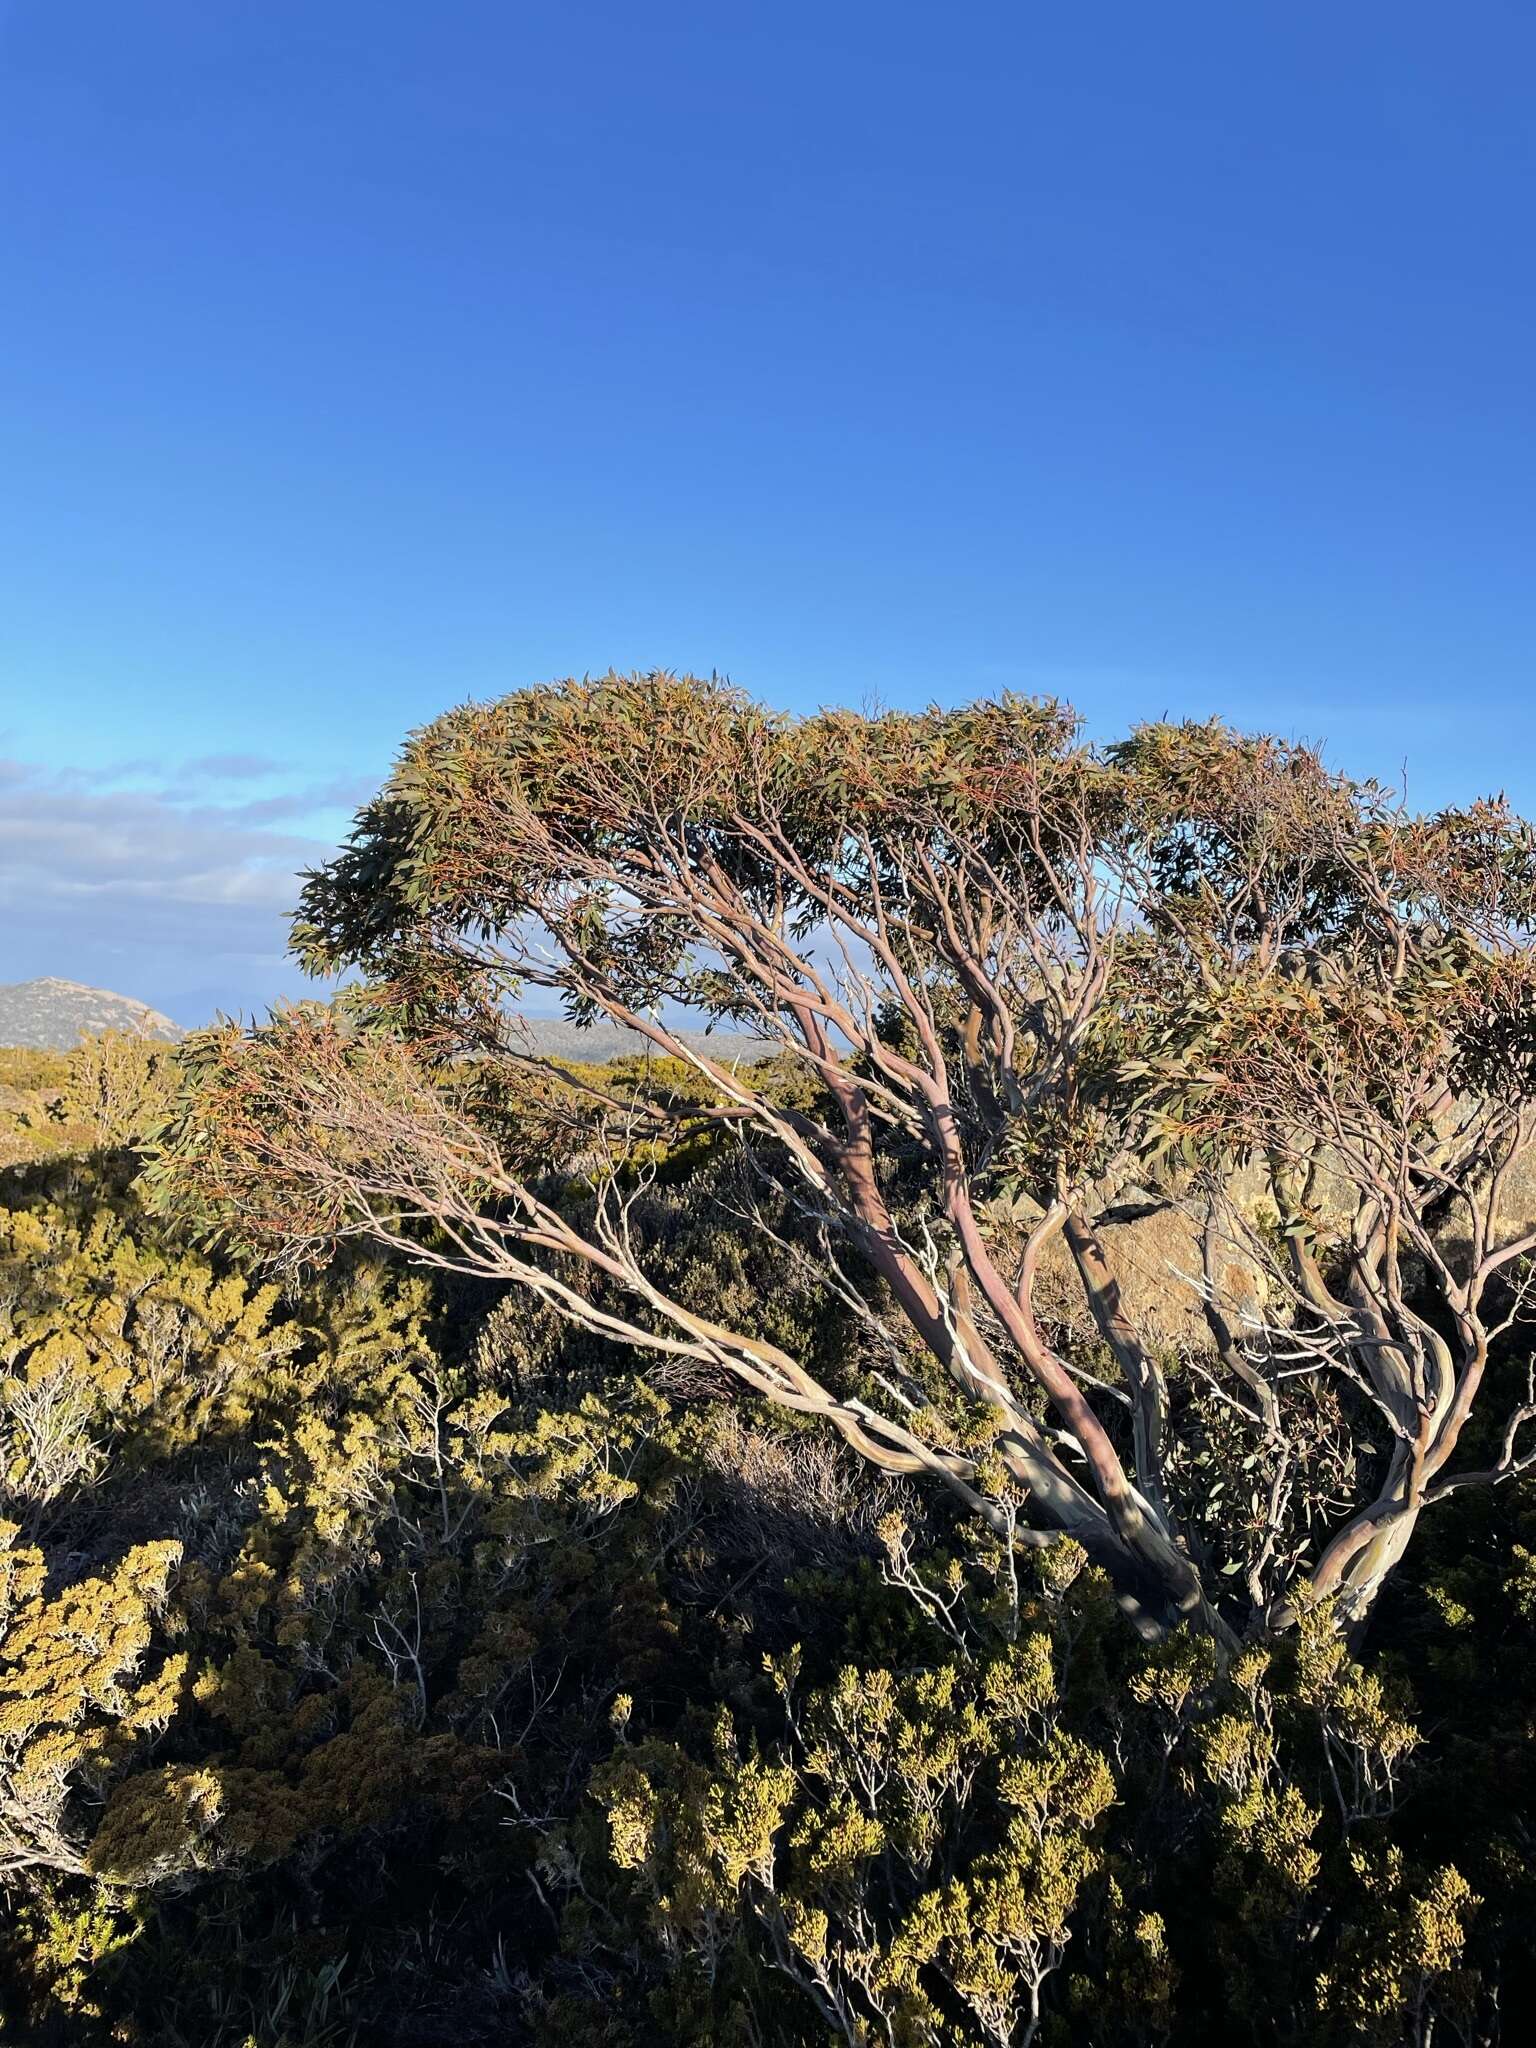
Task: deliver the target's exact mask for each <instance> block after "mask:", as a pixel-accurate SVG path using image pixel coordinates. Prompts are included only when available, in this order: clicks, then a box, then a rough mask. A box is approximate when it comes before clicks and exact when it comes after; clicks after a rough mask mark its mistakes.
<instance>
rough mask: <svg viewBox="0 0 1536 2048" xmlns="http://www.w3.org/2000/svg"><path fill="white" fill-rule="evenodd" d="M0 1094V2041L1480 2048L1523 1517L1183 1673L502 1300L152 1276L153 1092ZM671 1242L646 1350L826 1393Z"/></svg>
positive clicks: (1528, 1589)
mask: <svg viewBox="0 0 1536 2048" xmlns="http://www.w3.org/2000/svg"><path fill="white" fill-rule="evenodd" d="M3 1057H4V1059H5V1060H6V1061H8V1062H9V1064H8V1065H7V1066H5V1068H4V1071H3V1073H0V1081H3V1083H4V1088H5V1091H6V1092H5V1093H4V1095H3V1096H0V1125H3V1126H4V1130H3V1133H0V1136H3V1142H4V1144H5V1146H6V1148H7V1149H6V1152H5V1154H4V1156H5V1158H6V1159H7V1160H8V1161H9V1162H11V1163H9V1164H8V1165H7V1166H6V1168H5V1170H4V1173H3V1176H0V1887H3V1892H4V1902H5V1912H4V1916H3V1920H0V2013H3V2025H0V2040H11V2039H15V2040H18V2041H27V2042H34V2043H38V2044H44V2048H46V2044H53V2043H71V2044H74V2043H79V2044H82V2048H90V2044H93V2043H107V2042H123V2043H139V2044H151V2043H166V2044H170V2048H181V2044H185V2048H215V2044H226V2043H228V2044H244V2043H256V2044H259V2048H279V2044H290V2048H322V2044H340V2043H345V2042H350V2041H355V2042H358V2043H370V2042H378V2043H390V2044H400V2048H406V2044H413V2048H426V2044H431V2043H449V2042H452V2043H458V2044H466V2048H467V2044H473V2043H480V2042H485V2043H492V2042H497V2043H500V2042H528V2043H539V2044H543V2043H556V2042H581V2043H594V2044H603V2048H644V2044H647V2043H677V2044H684V2043H688V2044H699V2048H703V2044H705V2043H716V2042H718V2043H726V2044H741V2048H757V2044H763V2048H767V2044H798V2043H822V2042H839V2041H842V2042H871V2043H873V2042H884V2041H890V2042H896V2043H911V2044H919V2043H954V2044H959V2043H996V2044H1005V2043H1006V2044H1017V2043H1023V2042H1027V2041H1030V2040H1032V2039H1038V2040H1040V2041H1042V2042H1055V2043H1098V2044H1105V2048H1110V2044H1127V2048H1129V2044H1143V2043H1146V2044H1150V2043H1156V2042H1165V2041H1167V2042H1178V2043H1186V2042H1187V2043H1204V2042H1213V2043H1214V2042H1223V2043H1225V2042H1232V2041H1253V2042H1260V2043H1294V2044H1300V2043H1318V2044H1325V2043H1340V2044H1344V2043H1355V2042H1366V2043H1380V2044H1384V2048H1390V2044H1398V2043H1420V2044H1423V2043H1428V2042H1430V2041H1431V2040H1434V2041H1439V2042H1448V2041H1466V2042H1492V2041H1496V2040H1503V2041H1507V2042H1513V2041H1517V2040H1519V2039H1521V2038H1523V2024H1524V2023H1523V2022H1522V2021H1521V2019H1520V2018H1519V2016H1520V2015H1522V2014H1524V2013H1528V2012H1529V2011H1531V2010H1536V1984H1533V1983H1532V1981H1531V1972H1530V1964H1529V1961H1528V1958H1527V1936H1528V1929H1529V1926H1530V1921H1531V1914H1532V1910H1533V1907H1536V1896H1533V1886H1532V1878H1531V1848H1532V1843H1531V1829H1532V1826H1533V1823H1536V1771H1533V1750H1532V1745H1531V1739H1530V1738H1531V1727H1530V1721H1531V1715H1532V1711H1533V1703H1536V1658H1533V1655H1532V1648H1531V1644H1532V1631H1531V1622H1532V1618H1533V1612H1536V1495H1533V1493H1532V1490H1531V1488H1530V1487H1529V1486H1528V1485H1524V1484H1522V1485H1516V1486H1510V1487H1508V1488H1506V1489H1503V1490H1500V1491H1498V1492H1484V1493H1470V1494H1468V1495H1466V1496H1465V1497H1458V1498H1457V1499H1455V1500H1453V1501H1451V1502H1449V1503H1448V1504H1447V1505H1446V1506H1445V1508H1444V1509H1443V1510H1442V1511H1441V1512H1440V1513H1439V1514H1438V1515H1437V1516H1436V1518H1435V1519H1434V1522H1433V1526H1432V1527H1431V1528H1429V1529H1428V1530H1427V1531H1426V1533H1425V1535H1424V1537H1423V1539H1422V1541H1421V1542H1420V1544H1419V1545H1418V1546H1417V1547H1416V1548H1415V1550H1414V1552H1413V1553H1412V1555H1411V1556H1410V1559H1409V1561H1408V1562H1407V1564H1406V1565H1405V1566H1404V1567H1403V1568H1402V1570H1401V1571H1400V1572H1399V1574H1398V1575H1397V1577H1396V1578H1395V1579H1394V1581H1393V1583H1392V1586H1391V1589H1390V1591H1389V1593H1388V1595H1387V1597H1386V1599H1385V1600H1384V1602H1383V1606H1382V1610H1381V1612H1380V1613H1379V1615H1378V1617H1377V1619H1376V1621H1375V1623H1374V1626H1373V1629H1372V1632H1371V1634H1370V1637H1369V1639H1368V1641H1367V1643H1366V1645H1365V1647H1364V1649H1363V1652H1362V1659H1363V1661H1361V1662H1358V1663H1357V1662H1355V1661H1353V1660H1352V1659H1351V1658H1350V1657H1349V1656H1348V1655H1347V1654H1346V1652H1345V1650H1344V1648H1343V1646H1342V1644H1341V1643H1340V1641H1339V1639H1338V1637H1337V1636H1336V1634H1335V1633H1334V1632H1333V1631H1331V1630H1330V1629H1329V1628H1328V1627H1327V1626H1326V1616H1314V1617H1312V1619H1311V1620H1310V1621H1309V1622H1304V1623H1303V1625H1302V1626H1301V1628H1300V1629H1299V1630H1297V1631H1296V1632H1295V1633H1294V1634H1293V1636H1292V1637H1291V1638H1290V1639H1289V1640H1287V1641H1286V1642H1285V1643H1284V1644H1283V1645H1281V1646H1279V1647H1275V1646H1273V1645H1269V1646H1266V1647H1264V1648H1255V1649H1251V1650H1248V1651H1245V1652H1243V1653H1241V1654H1239V1655H1238V1656H1237V1657H1235V1658H1234V1659H1232V1660H1231V1661H1230V1663H1229V1664H1228V1666H1227V1668H1225V1669H1222V1668H1219V1665H1218V1660H1217V1653H1216V1651H1215V1650H1214V1648H1213V1646H1212V1645H1211V1643H1210V1642H1209V1640H1208V1639H1205V1638H1197V1637H1194V1636H1191V1635H1188V1634H1179V1635H1175V1636H1174V1637H1172V1638H1170V1639H1168V1640H1166V1641H1164V1642H1163V1643H1161V1644H1159V1645H1157V1646H1155V1647H1152V1648H1148V1647H1146V1646H1144V1645H1141V1644H1140V1643H1138V1641H1137V1640H1136V1638H1135V1637H1134V1636H1133V1634H1132V1633H1131V1631H1130V1630H1129V1629H1128V1628H1127V1627H1126V1626H1125V1624H1124V1622H1123V1619H1122V1617H1121V1616H1120V1614H1119V1613H1118V1612H1117V1609H1116V1605H1115V1601H1114V1598H1113V1596H1112V1593H1111V1591H1110V1589H1109V1587H1108V1585H1107V1583H1106V1582H1105V1581H1104V1580H1103V1578H1102V1577H1101V1576H1100V1575H1099V1574H1098V1573H1097V1572H1095V1571H1093V1570H1091V1569H1089V1568H1088V1567H1087V1565H1086V1563H1085V1560H1084V1559H1083V1557H1082V1555H1081V1553H1080V1552H1078V1551H1077V1550H1076V1549H1075V1547H1074V1546H1072V1545H1059V1546H1057V1547H1055V1548H1053V1549H1049V1550H1045V1551H1040V1552H1035V1553H1030V1554H1028V1555H1027V1556H1026V1557H1025V1558H1024V1559H1023V1560H1020V1561H1017V1562H1016V1563H1015V1564H1014V1565H1013V1566H1012V1567H1011V1568H1010V1567H1008V1566H1007V1565H1006V1564H1005V1562H1003V1561H1002V1560H1001V1559H1000V1556H999V1554H998V1552H997V1550H996V1546H992V1547H991V1548H988V1547H986V1546H983V1545H981V1544H978V1542H977V1541H976V1539H975V1535H974V1532H973V1531H972V1530H971V1529H969V1528H968V1527H967V1525H966V1524H965V1523H964V1521H963V1520H962V1519H961V1518H960V1515H959V1512H958V1510H955V1509H951V1508H950V1507H948V1506H946V1505H945V1503H944V1501H943V1500H942V1499H941V1498H937V1497H935V1496H934V1495H933V1494H932V1493H925V1494H923V1495H921V1496H920V1495H919V1494H918V1493H917V1492H915V1491H914V1490H913V1489H911V1488H910V1487H909V1486H907V1485H906V1484H905V1483H903V1482H901V1481H895V1480H889V1479H884V1478H882V1477H881V1476H880V1475H878V1474H877V1473H875V1472H873V1471H871V1470H870V1469H869V1468H868V1467H867V1466H866V1465H864V1464H863V1463H862V1462H861V1461H859V1460H858V1459H857V1458H855V1457H854V1455H853V1454H852V1453H851V1452H849V1451H847V1450H846V1449H843V1448H840V1447H835V1446H834V1445H833V1444H832V1443H829V1441H828V1440H827V1439H826V1437H825V1436H824V1435H822V1434H820V1433H818V1432H816V1431H815V1430H813V1429H811V1428H808V1427H807V1428H801V1427H798V1426H797V1425H796V1424H795V1422H794V1421H793V1419H792V1418H786V1417H785V1416H783V1415H782V1414H779V1415H775V1416H767V1415H754V1414H753V1413H752V1412H751V1411H745V1412H744V1411H742V1410H740V1409H738V1408H732V1407H728V1406H724V1405H721V1404H718V1403H716V1402H714V1401H712V1400H711V1399H710V1398H709V1396H710V1391H711V1390H710V1388H709V1387H708V1385H707V1384H701V1383H688V1382H686V1381H683V1380H680V1379H673V1380H671V1381H668V1380H667V1378H666V1376H665V1374H663V1375H661V1376H660V1377H659V1379H658V1377H657V1376H655V1375H652V1377H651V1378H650V1379H647V1378H645V1377H642V1376H641V1375H639V1374H638V1373H637V1371H636V1369H635V1364H634V1361H633V1359H632V1358H631V1357H630V1356H629V1355H628V1354H626V1353H625V1352H623V1351H622V1350H620V1349H618V1348H617V1347H613V1346H607V1345H604V1344H603V1343H601V1342H600V1341H599V1340H598V1339H596V1338H594V1337H591V1336H587V1335H584V1334H581V1333H579V1332H575V1331H571V1330H567V1329H565V1328H563V1327H561V1326H559V1325H557V1324H555V1323H554V1322H553V1321H552V1320H551V1319H550V1318H549V1317H548V1316H547V1315H545V1314H544V1313H542V1312H541V1311H539V1310H537V1309H536V1308H535V1307H532V1306H530V1305H529V1304H528V1303H527V1302H526V1301H524V1300H521V1299H519V1298H517V1297H515V1296H512V1295H503V1294H500V1293H498V1292H497V1291H496V1290H494V1289H492V1288H490V1287H488V1286H480V1285H478V1284H471V1283H469V1282H466V1281H455V1280H452V1279H438V1280H429V1279H427V1278H424V1277H422V1276H421V1275H420V1274H417V1273H413V1272H410V1271H406V1270H403V1269H401V1268H399V1267H397V1266H395V1265H392V1264H390V1263H388V1262H385V1261H382V1260H380V1259H377V1258H374V1257H372V1256H362V1255H354V1256H353V1257H351V1258H350V1259H348V1260H344V1261H343V1262H341V1263H340V1264H338V1265H336V1266H334V1267H333V1268H332V1269H331V1270H330V1271H328V1272H327V1273H326V1274H324V1275H323V1276H321V1277H320V1278H318V1279H316V1280H314V1281H312V1282H309V1283H306V1284H305V1285H303V1286H302V1287H296V1286H288V1287H285V1288H279V1287H278V1286H277V1285H275V1284H272V1283H271V1282H270V1281H268V1280H265V1279H263V1278H262V1277H261V1276H260V1275H259V1274H257V1273H254V1272H251V1271H245V1270H242V1269H240V1268H239V1267H238V1266H235V1265H232V1264H230V1263H228V1262H227V1261H224V1260H221V1259H219V1258H218V1257H215V1256H212V1255H210V1254H209V1253H208V1252H206V1251H204V1250H200V1249H198V1248H197V1247H196V1246H194V1245H193V1244H192V1243H191V1242H190V1241H189V1240H188V1239H187V1238H185V1237H184V1236H183V1235H181V1234H179V1233H178V1231H177V1230H176V1228H175V1227H174V1226H173V1225H171V1224H169V1223H167V1222H165V1221H164V1220H160V1219H158V1218H157V1217H155V1216H154V1215H153V1214H152V1213H151V1212H150V1210H149V1207H148V1205H147V1204H146V1202H145V1200H144V1199H143V1191H142V1184H141V1181H140V1178H139V1165H140V1162H139V1158H138V1155H137V1153H136V1151H135V1149H134V1148H135V1142H136V1140H138V1139H139V1138H141V1137H142V1135H143V1133H144V1131H145V1130H146V1129H147V1128H148V1127H149V1125H150V1124H151V1123H152V1121H153V1119H154V1117H155V1115H156V1114H157V1113H158V1096H157V1089H158V1087H159V1082H158V1081H157V1079H156V1077H155V1074H154V1073H153V1072H152V1071H150V1069H152V1067H153V1064H154V1063H153V1061H148V1060H146V1061H145V1062H141V1065H142V1066H143V1067H144V1071H143V1072H141V1074H140V1081H141V1083H142V1086H141V1087H139V1088H137V1089H136V1088H135V1087H132V1086H130V1087H127V1088H126V1090H125V1089H124V1088H123V1087H122V1086H118V1087H117V1088H116V1090H115V1092H113V1090H111V1089H108V1088H107V1087H106V1085H105V1084H104V1082H103V1080H102V1076H101V1072H100V1068H101V1063H102V1056H101V1054H100V1051H99V1049H98V1050H96V1051H91V1050H88V1051H87V1052H86V1053H85V1054H84V1055H76V1056H74V1057H73V1059H71V1060H69V1061H57V1060H52V1059H51V1058H50V1056H38V1055H16V1054H9V1055H4V1056H3ZM93 1063H94V1064H93ZM697 1164H698V1163H697V1162H692V1161H684V1162H682V1163H681V1165H679V1166H678V1167H677V1169H676V1170H677V1171H678V1173H680V1174H681V1175H682V1176H683V1178H684V1179H686V1176H687V1173H688V1172H689V1171H692V1170H694V1168H695V1167H696V1166H697ZM699 1170H703V1169H702V1168H699ZM669 1216H670V1222H669V1225H668V1227H669V1229H670V1231H671V1238H670V1240H669V1242H668V1243H667V1245H666V1246H665V1248H664V1256H665V1261H666V1267H667V1271H668V1274H669V1279H670V1283H671V1284H672V1286H673V1287H674V1288H675V1290H676V1291H677V1292H678V1294H679V1296H680V1297H682V1298H686V1299H691V1300H696V1301H698V1302H699V1303H700V1304H702V1305H706V1306H708V1307H709V1308H710V1310H711V1312H712V1313H714V1312H722V1311H721V1304H722V1303H723V1304H727V1305H728V1304H729V1302H730V1300H731V1299H732V1297H733V1295H736V1294H740V1293H744V1292H750V1294H751V1296H752V1297H753V1299H755V1300H757V1301H759V1302H768V1303H771V1304H772V1305H773V1306H772V1313H773V1315H774V1316H775V1317H776V1318H777V1323H778V1328H777V1332H776V1334H777V1337H778V1340H779V1341H782V1342H784V1343H785V1344H786V1345H793V1346H794V1347H796V1348H797V1351H798V1352H800V1353H802V1354H806V1355H816V1356H818V1357H822V1358H828V1357H834V1356H835V1354H836V1351H837V1348H838V1346H839V1345H840V1344H841V1343H843V1342H844V1341H845V1339H846V1334H847V1333H846V1332H844V1331H841V1330H840V1329H839V1328H838V1327H836V1326H835V1324H829V1323H828V1322H827V1320H826V1318H825V1315H824V1314H822V1313H820V1312H817V1314H816V1315H815V1316H814V1317H813V1316H812V1315H811V1311H810V1310H809V1308H808V1307H807V1305H806V1303H805V1301H804V1299H803V1297H802V1295H801V1292H800V1291H799V1289H798V1288H797V1285H796V1281H795V1275H794V1273H793V1270H792V1269H790V1268H789V1267H788V1266H786V1264H785V1263H784V1259H783V1254H782V1252H781V1250H780V1248H779V1247H777V1246H775V1245H774V1244H772V1243H771V1242H769V1241H767V1240H764V1239H761V1238H757V1239H754V1238H753V1237H752V1236H751V1235H750V1234H732V1233H730V1232H729V1231H724V1230H722V1227H721V1223H720V1219H719V1216H718V1214H716V1213H715V1212H713V1211H711V1210H709V1209H708V1208H707V1207H706V1206H704V1205H699V1206H698V1207H697V1208H696V1209H690V1208H689V1207H688V1205H687V1203H686V1202H684V1203H682V1204H679V1205H674V1207H673V1209H672V1210H670V1211H669Z"/></svg>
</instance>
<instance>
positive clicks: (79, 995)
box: [0, 974, 185, 1052]
mask: <svg viewBox="0 0 1536 2048" xmlns="http://www.w3.org/2000/svg"><path fill="white" fill-rule="evenodd" d="M99 1031H132V1032H138V1033H140V1034H141V1035H142V1036H144V1037H146V1038H153V1039H157V1040H159V1041H161V1042H162V1043H164V1044H172V1045H173V1044H175V1042H176V1041H177V1040H178V1039H179V1038H182V1037H184V1036H185V1034H184V1033H183V1031H182V1029H181V1027H180V1025H179V1024H176V1023H173V1022H172V1020H171V1019H170V1018H169V1017H167V1016H165V1015H164V1014H163V1013H162V1012H161V1011H159V1010H155V1009H151V1008H150V1006H149V1004H148V1003H141V1002H139V1001H138V999H137V998H136V997H134V996H124V995H119V994H117V992H116V991H115V990H114V989H108V988H92V987H91V986H90V985H89V984H88V983H86V982H83V981H65V980H64V979H63V978H62V977H61V976H59V975H54V974H44V975H39V976H38V977H37V978H36V979H34V980H32V981H10V982H0V1045H16V1046H27V1047H29V1048H35V1049H37V1050H38V1051H45V1052H68V1051H69V1050H70V1049H71V1048H72V1047H73V1046H76V1045H78V1044H79V1043H80V1041H81V1039H82V1038H86V1037H89V1036H91V1035H92V1034H94V1033H96V1032H99Z"/></svg>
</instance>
